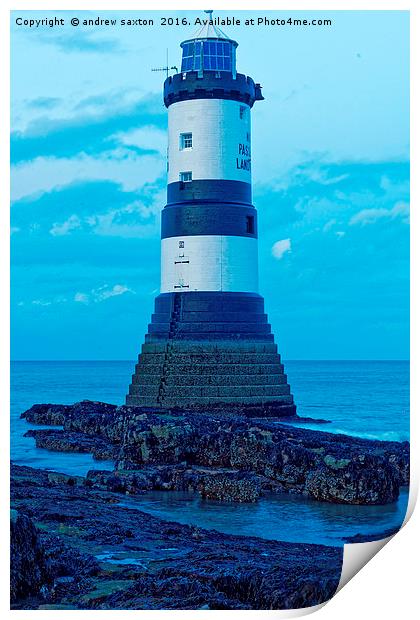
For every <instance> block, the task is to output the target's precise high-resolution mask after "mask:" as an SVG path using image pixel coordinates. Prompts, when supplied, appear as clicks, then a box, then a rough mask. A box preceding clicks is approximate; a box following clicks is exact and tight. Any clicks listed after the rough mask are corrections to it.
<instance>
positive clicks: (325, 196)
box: [11, 11, 409, 360]
mask: <svg viewBox="0 0 420 620" xmlns="http://www.w3.org/2000/svg"><path fill="white" fill-rule="evenodd" d="M163 15H165V16H169V17H171V16H172V17H178V18H180V19H182V17H186V18H187V20H188V21H189V22H190V24H191V25H187V26H183V25H179V26H173V27H169V26H166V27H164V26H160V18H161V17H162V16H163ZM217 15H219V16H220V17H222V18H223V17H226V16H230V17H232V11H229V12H227V13H224V12H219V13H217ZM234 15H235V17H237V18H239V19H241V22H242V24H241V25H240V26H230V27H228V26H226V27H225V28H223V30H224V31H225V32H226V33H227V34H228V35H229V36H230V37H232V38H233V39H235V40H236V41H238V43H239V47H238V50H237V58H238V62H237V67H238V71H239V72H241V73H246V74H247V75H250V76H251V77H252V78H253V79H254V80H255V81H256V82H260V83H261V84H262V87H263V94H264V97H265V100H264V101H262V102H256V104H255V106H254V107H253V110H252V150H253V152H252V157H253V195H254V204H255V206H256V208H257V209H258V218H259V265H260V269H259V271H260V293H261V294H262V295H263V296H264V298H265V305H266V312H267V313H268V316H269V321H270V322H271V325H272V329H273V331H274V334H275V337H276V342H277V343H278V345H279V350H280V352H281V354H282V356H283V358H285V359H407V358H408V356H409V17H408V12H404V11H363V12H361V11H332V12H331V11H319V12H316V13H312V12H307V11H305V12H304V11H292V12H290V11H288V12H287V13H285V12H281V11H279V12H272V13H271V14H270V13H269V12H268V13H264V14H261V13H259V12H248V11H247V12H240V11H237V12H235V13H234ZM261 15H263V16H264V15H268V16H269V17H270V18H283V19H287V18H288V17H292V18H300V19H303V18H312V17H317V18H329V19H331V20H332V22H333V24H332V26H329V27H327V26H313V27H303V26H301V27H298V26H296V27H293V26H285V27H280V26H265V27H257V26H255V27H253V26H245V25H243V22H244V20H245V19H246V18H252V17H254V18H255V17H258V16H261ZM54 16H58V17H60V18H64V19H65V20H66V25H65V26H63V27H56V28H49V27H48V26H46V27H38V28H29V27H25V26H18V25H16V24H15V20H16V18H17V17H23V18H25V19H31V18H32V19H33V18H38V19H42V18H52V17H54ZM73 16H77V17H78V18H79V19H80V20H82V19H84V18H88V19H89V18H90V19H95V18H96V17H98V16H100V17H102V18H108V19H111V18H115V19H117V20H120V19H129V18H138V17H141V18H142V19H153V20H154V22H155V25H154V26H149V27H140V26H134V27H133V26H131V27H128V26H125V27H123V26H115V27H111V26H110V27H106V26H103V27H98V26H96V27H83V26H79V27H73V26H71V25H70V23H69V20H70V18H71V17H73ZM197 17H200V18H201V17H204V15H203V14H202V13H201V12H200V11H197V12H181V11H179V12H168V11H161V12H159V11H156V12H153V13H147V12H142V11H137V12H129V11H121V12H118V11H117V12H115V11H102V12H100V13H97V12H84V13H83V12H81V11H77V12H71V11H57V12H55V13H54V12H51V11H36V12H30V11H14V12H13V13H12V17H11V21H12V103H11V106H12V135H11V162H12V165H11V182H12V189H11V193H12V205H11V235H12V237H11V247H12V250H11V252H12V254H11V261H12V274H11V276H12V290H11V292H12V299H11V303H12V307H11V315H12V334H11V336H12V359H20V360H24V359H31V360H36V359H60V360H65V359H80V360H82V359H135V357H136V356H137V354H138V353H139V351H140V347H141V343H142V342H143V340H144V334H145V332H147V325H148V322H149V320H150V315H151V313H152V311H153V302H154V298H155V297H156V295H157V294H158V293H159V282H160V274H159V270H160V211H161V209H162V208H163V207H164V206H165V198H166V170H165V168H166V161H165V156H166V128H167V117H166V108H165V107H164V105H163V101H162V83H163V80H164V77H165V74H164V73H160V72H152V71H151V69H152V68H155V67H159V66H164V65H165V64H166V48H168V52H169V64H170V65H171V66H172V65H177V66H178V67H179V65H180V57H181V54H180V52H181V50H180V48H179V43H180V42H181V41H182V40H185V39H187V38H190V36H191V34H192V33H193V32H194V30H195V27H194V20H195V19H196V18H197Z"/></svg>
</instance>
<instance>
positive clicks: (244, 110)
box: [239, 105, 246, 118]
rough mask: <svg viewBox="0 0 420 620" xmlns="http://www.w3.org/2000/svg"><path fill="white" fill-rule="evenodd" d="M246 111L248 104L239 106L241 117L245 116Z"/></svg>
mask: <svg viewBox="0 0 420 620" xmlns="http://www.w3.org/2000/svg"><path fill="white" fill-rule="evenodd" d="M245 112H246V106H244V105H240V106H239V118H244V116H245Z"/></svg>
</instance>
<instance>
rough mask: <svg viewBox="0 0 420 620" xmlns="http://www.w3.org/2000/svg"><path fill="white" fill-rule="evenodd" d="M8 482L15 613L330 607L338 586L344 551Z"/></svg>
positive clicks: (27, 472)
mask: <svg viewBox="0 0 420 620" xmlns="http://www.w3.org/2000/svg"><path fill="white" fill-rule="evenodd" d="M11 474H12V485H11V501H12V507H13V509H14V510H15V511H16V512H14V513H13V514H14V519H15V521H14V525H12V566H13V567H14V569H13V570H14V572H13V575H14V577H13V585H12V592H13V598H12V601H13V602H12V608H14V609H290V608H296V607H306V606H311V605H316V604H318V603H321V602H323V601H326V600H328V599H329V598H330V597H331V596H332V595H333V594H334V592H335V589H336V587H337V584H338V581H339V578H340V573H341V563H342V549H341V548H336V547H326V546H322V545H309V544H294V543H283V542H278V541H268V540H264V539H260V538H256V537H244V536H233V535H227V534H221V533H219V532H216V531H209V530H204V529H201V528H198V527H192V526H188V525H181V524H179V523H175V522H169V521H165V520H162V519H160V518H158V517H155V516H152V515H150V514H147V513H144V512H141V511H139V510H136V509H131V508H128V507H124V506H122V505H120V500H121V496H120V495H118V494H116V493H113V492H111V491H105V490H100V489H96V488H92V486H91V482H89V479H88V478H87V479H84V478H82V477H80V476H66V475H65V474H60V473H58V472H47V471H42V470H37V469H32V468H29V467H22V466H17V465H12V469H11ZM17 515H19V516H17ZM23 550H24V551H25V553H24V555H25V557H27V558H29V559H30V560H31V566H33V567H34V569H35V570H36V571H37V573H36V575H35V574H34V575H32V574H29V575H28V573H27V570H26V567H25V566H26V565H24V564H23V563H22V557H23ZM25 580H26V581H25Z"/></svg>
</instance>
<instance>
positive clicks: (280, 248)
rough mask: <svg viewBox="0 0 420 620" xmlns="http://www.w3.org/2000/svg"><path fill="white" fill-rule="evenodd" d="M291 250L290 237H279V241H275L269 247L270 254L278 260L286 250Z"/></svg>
mask: <svg viewBox="0 0 420 620" xmlns="http://www.w3.org/2000/svg"><path fill="white" fill-rule="evenodd" d="M291 251H292V245H291V243H290V239H281V240H280V241H276V243H275V244H274V245H273V247H272V248H271V254H272V255H273V256H274V258H277V259H278V260H280V259H281V258H283V256H284V255H285V254H286V252H291Z"/></svg>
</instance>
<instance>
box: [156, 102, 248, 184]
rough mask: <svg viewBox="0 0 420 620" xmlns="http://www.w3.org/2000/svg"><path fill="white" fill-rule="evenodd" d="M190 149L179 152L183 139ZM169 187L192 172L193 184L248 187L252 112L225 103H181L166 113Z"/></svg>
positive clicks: (243, 107)
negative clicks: (229, 182) (213, 181)
mask: <svg viewBox="0 0 420 620" xmlns="http://www.w3.org/2000/svg"><path fill="white" fill-rule="evenodd" d="M185 134H192V147H191V148H182V135H185ZM168 139H169V142H168V164H169V168H168V183H174V182H176V181H179V180H181V179H180V174H181V173H182V172H191V173H192V179H193V180H199V179H226V180H232V181H244V182H245V183H251V110H250V108H249V106H247V105H245V104H243V103H239V102H237V101H229V100H226V99H197V100H188V101H180V102H178V103H174V104H173V105H171V106H170V108H169V110H168Z"/></svg>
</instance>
